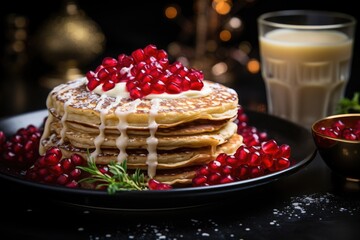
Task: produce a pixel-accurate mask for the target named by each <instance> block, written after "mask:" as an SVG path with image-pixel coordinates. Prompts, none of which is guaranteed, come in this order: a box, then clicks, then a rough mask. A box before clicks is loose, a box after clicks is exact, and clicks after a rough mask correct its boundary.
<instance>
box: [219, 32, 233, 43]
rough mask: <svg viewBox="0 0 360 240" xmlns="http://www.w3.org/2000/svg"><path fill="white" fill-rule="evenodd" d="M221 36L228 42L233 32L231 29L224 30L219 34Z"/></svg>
mask: <svg viewBox="0 0 360 240" xmlns="http://www.w3.org/2000/svg"><path fill="white" fill-rule="evenodd" d="M219 38H220V40H221V41H223V42H227V41H229V40H230V39H231V32H230V31H229V30H222V31H221V32H220V34H219Z"/></svg>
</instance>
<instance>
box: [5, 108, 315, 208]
mask: <svg viewBox="0 0 360 240" xmlns="http://www.w3.org/2000/svg"><path fill="white" fill-rule="evenodd" d="M246 113H247V115H248V117H249V124H250V125H252V126H255V127H256V128H257V129H259V130H263V131H266V132H267V133H268V134H269V137H270V138H272V139H275V140H276V141H277V142H278V144H281V143H286V144H288V145H290V147H291V149H292V158H293V164H292V165H291V166H290V167H289V168H287V169H285V170H282V171H279V172H275V173H272V174H268V175H265V176H261V177H258V178H254V179H249V180H244V181H239V182H234V183H228V184H222V185H215V186H209V187H189V188H179V189H172V190H166V191H120V192H117V193H116V194H114V195H109V194H108V193H107V192H106V191H97V190H87V189H71V188H65V187H60V186H52V185H46V184H42V183H35V182H31V181H27V180H24V179H22V178H20V177H17V176H13V175H11V174H8V173H6V172H1V173H0V177H1V178H4V179H5V180H8V181H10V182H12V183H16V184H20V185H21V186H22V187H25V188H26V189H27V190H26V191H24V194H44V196H45V195H46V196H48V197H50V198H52V199H56V200H59V201H63V202H66V203H70V204H74V205H81V206H88V207H95V208H106V209H129V210H140V211H143V210H149V209H173V208H182V207H192V206H198V205H203V204H207V203H211V202H215V201H218V200H220V199H222V198H227V197H229V196H230V194H233V193H238V192H239V191H245V190H248V189H253V188H256V187H259V186H261V185H264V184H267V183H270V182H272V181H274V180H277V179H279V178H283V177H286V176H289V175H292V174H293V173H295V172H297V171H299V170H300V169H301V168H302V167H304V166H306V165H307V164H308V163H310V162H311V160H312V159H313V158H314V156H315V153H316V148H315V145H314V142H313V139H312V136H311V133H310V131H309V130H308V129H305V128H303V127H300V126H298V125H296V124H294V123H291V122H288V121H286V120H283V119H281V118H278V117H275V116H271V115H268V114H265V113H259V112H253V111H246ZM46 115H47V111H46V110H40V111H36V112H30V113H26V114H22V115H18V116H13V117H9V118H6V119H3V120H1V121H0V130H2V131H4V132H5V133H6V134H7V136H10V134H13V133H14V132H15V131H16V130H17V129H19V128H21V127H26V126H27V125H29V124H34V125H35V126H40V125H41V124H42V123H43V120H44V118H45V117H46Z"/></svg>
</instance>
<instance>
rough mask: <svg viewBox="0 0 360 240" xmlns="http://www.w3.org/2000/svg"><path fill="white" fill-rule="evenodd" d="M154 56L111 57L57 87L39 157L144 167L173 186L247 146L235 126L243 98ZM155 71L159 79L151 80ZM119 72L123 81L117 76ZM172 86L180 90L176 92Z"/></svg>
mask: <svg viewBox="0 0 360 240" xmlns="http://www.w3.org/2000/svg"><path fill="white" fill-rule="evenodd" d="M149 49H150V50H149ZM147 50H149V51H150V52H149V53H148V54H150V55H149V56H148V55H146V56H145V58H143V57H144V56H140V57H139V56H138V55H136V57H134V58H132V57H129V58H127V59H125V60H124V58H122V57H123V56H120V57H119V59H118V61H119V62H118V63H116V61H117V60H115V59H110V60H109V59H107V60H106V61H105V62H103V65H101V66H100V67H99V68H98V69H97V70H96V73H94V72H90V73H88V74H87V76H86V77H84V78H79V79H76V80H73V81H70V82H67V83H64V84H60V85H59V86H57V87H55V88H54V89H53V90H52V91H51V92H50V93H49V95H48V98H47V102H46V106H47V108H48V117H47V120H46V123H45V126H44V132H43V135H42V137H41V140H40V149H39V151H40V154H44V153H45V152H46V150H47V149H49V148H50V147H52V146H56V147H59V148H60V149H61V151H62V153H63V157H70V156H71V155H72V154H74V153H77V154H80V155H82V156H83V157H84V158H86V159H88V160H94V161H95V163H96V164H109V163H110V162H114V161H115V162H123V161H126V164H127V169H129V171H134V170H135V169H140V170H141V171H144V172H146V176H147V178H154V179H157V180H159V181H161V182H164V183H168V184H171V185H174V186H175V185H186V184H190V183H191V179H192V177H193V176H194V174H195V171H196V169H197V168H199V166H202V165H203V164H206V163H208V162H209V161H211V160H213V159H215V158H216V156H217V155H218V154H220V153H226V154H229V155H231V154H234V153H235V152H236V150H237V148H238V147H239V146H240V145H241V144H242V140H243V139H242V136H240V135H238V134H237V125H236V124H235V123H234V120H235V119H236V117H237V113H238V107H239V105H238V95H237V93H236V92H235V91H234V90H233V89H231V88H228V87H226V86H224V85H222V84H219V83H215V82H212V81H209V80H203V75H202V73H200V72H198V71H197V70H192V69H190V70H189V69H186V68H185V67H183V66H182V65H181V64H179V63H177V64H175V65H167V63H166V61H163V60H164V59H165V58H162V57H163V56H164V54H163V52H157V50H154V49H153V48H152V47H150V48H147ZM147 50H146V51H147ZM144 51H145V50H144ZM146 51H145V52H146ZM154 51H155V56H156V57H155V58H153V57H152V54H154ZM145 52H143V53H141V54H144V53H145ZM137 53H139V52H137ZM129 59H130V60H129ZM128 60H129V61H130V62H128ZM138 60H139V61H138ZM165 60H166V59H165ZM115 63H116V64H117V65H113V64H115ZM162 64H165V65H162ZM154 70H155V73H158V74H160V75H156V76H155V75H151V76H150V77H149V78H146V76H147V75H146V74H145V73H147V71H148V72H149V74H150V73H153V72H154ZM113 73H116V74H117V75H116V76H120V79H115V78H111V77H114V76H115V75H111V74H113ZM161 74H165V75H161ZM172 74H175V75H172ZM110 75H111V76H110ZM154 76H155V77H154ZM98 77H99V78H98ZM100 78H101V79H100ZM154 78H155V79H154ZM114 79H115V80H116V81H118V82H116V84H115V83H114V82H112V81H113V80H114ZM124 79H125V80H124ZM169 79H171V80H169ZM153 80H155V82H151V84H152V85H151V86H152V89H150V91H149V92H146V94H145V95H137V94H136V92H135V93H134V92H131V91H133V90H134V89H135V91H137V90H139V89H140V88H138V89H137V88H136V87H134V86H135V84H139V83H138V82H141V81H142V82H141V84H143V85H141V86H145V87H146V86H147V85H146V84H148V83H149V82H147V81H153ZM100 81H102V83H101V84H100ZM161 81H165V82H166V84H168V85H166V87H167V88H168V89H167V91H168V92H161V93H160V92H158V90H156V87H161V86H165V85H161ZM180 82H181V84H185V85H181V84H180ZM128 83H129V85H128ZM98 84H100V85H98ZM105 84H110V85H111V84H113V85H111V87H109V85H107V86H105ZM162 84H165V83H162ZM169 84H170V85H171V84H175V85H171V86H172V87H175V88H176V87H177V86H178V87H179V86H182V87H181V91H179V92H176V93H174V92H171V91H172V90H171V89H170V87H169V86H170V85H169ZM176 84H178V85H176ZM186 84H192V85H186ZM139 86H140V85H139ZM179 89H180V88H179ZM179 89H175V90H179ZM140 90H141V91H145V90H146V89H145V88H144V89H140ZM142 93H144V92H142ZM134 96H135V97H134Z"/></svg>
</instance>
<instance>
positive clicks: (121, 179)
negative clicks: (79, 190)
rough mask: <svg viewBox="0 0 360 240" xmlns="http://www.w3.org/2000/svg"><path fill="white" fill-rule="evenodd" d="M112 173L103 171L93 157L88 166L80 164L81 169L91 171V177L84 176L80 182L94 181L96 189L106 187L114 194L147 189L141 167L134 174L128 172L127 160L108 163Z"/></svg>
mask: <svg viewBox="0 0 360 240" xmlns="http://www.w3.org/2000/svg"><path fill="white" fill-rule="evenodd" d="M108 167H109V172H110V173H111V174H107V173H102V172H101V171H99V169H98V167H97V166H96V163H95V161H94V159H93V158H89V161H88V166H86V167H85V166H78V168H80V169H81V170H83V171H85V172H88V173H90V174H91V175H90V176H89V177H86V178H83V179H81V180H80V182H87V183H92V184H94V185H95V186H96V189H102V188H104V187H105V188H106V189H107V191H108V193H109V194H114V193H115V192H116V191H120V190H146V189H148V186H147V181H146V180H145V176H144V174H143V173H140V169H136V170H135V172H134V173H133V174H129V173H128V172H127V166H126V161H123V162H122V163H118V162H115V161H114V162H111V163H109V164H108Z"/></svg>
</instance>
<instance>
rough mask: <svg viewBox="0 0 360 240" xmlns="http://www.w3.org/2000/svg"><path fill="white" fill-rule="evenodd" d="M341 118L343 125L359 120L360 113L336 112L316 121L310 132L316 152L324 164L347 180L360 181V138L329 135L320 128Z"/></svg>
mask: <svg viewBox="0 0 360 240" xmlns="http://www.w3.org/2000/svg"><path fill="white" fill-rule="evenodd" d="M338 120H341V122H343V123H344V124H345V127H351V126H354V125H355V123H356V122H357V121H360V113H350V114H338V115H332V116H328V117H325V118H323V119H320V120H318V121H316V122H315V123H314V124H313V125H312V127H311V132H312V136H313V139H314V141H315V144H316V146H317V149H318V152H319V154H320V156H321V158H322V159H323V160H324V162H325V163H326V165H327V166H328V167H329V168H330V169H331V170H332V171H333V172H334V173H336V174H337V175H340V176H342V177H344V178H346V179H347V180H350V181H356V182H360V140H346V139H344V138H342V137H341V138H335V137H330V136H328V135H327V134H324V132H323V131H322V130H321V128H329V127H331V126H332V125H333V124H334V123H335V122H337V121H338Z"/></svg>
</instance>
